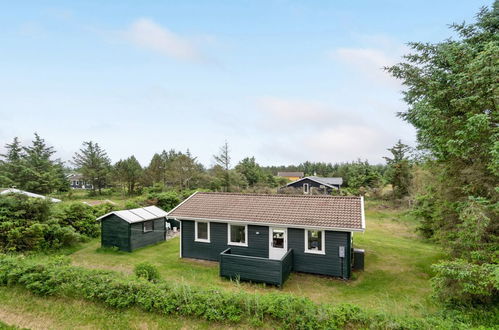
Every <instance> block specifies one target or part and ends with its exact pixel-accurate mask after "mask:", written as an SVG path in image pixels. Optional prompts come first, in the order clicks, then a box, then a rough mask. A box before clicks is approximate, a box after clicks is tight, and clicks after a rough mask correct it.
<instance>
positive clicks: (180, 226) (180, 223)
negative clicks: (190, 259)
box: [175, 219, 183, 259]
mask: <svg viewBox="0 0 499 330" xmlns="http://www.w3.org/2000/svg"><path fill="white" fill-rule="evenodd" d="M175 220H177V219H175ZM177 221H178V222H179V230H180V251H179V253H180V259H182V232H183V230H182V220H180V221H179V220H177Z"/></svg>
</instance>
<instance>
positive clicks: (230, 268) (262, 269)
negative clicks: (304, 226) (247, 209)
mask: <svg viewBox="0 0 499 330" xmlns="http://www.w3.org/2000/svg"><path fill="white" fill-rule="evenodd" d="M292 270H293V250H292V249H291V250H289V251H288V252H287V253H286V254H285V255H284V256H283V257H282V258H281V259H280V260H273V259H269V258H261V257H253V256H245V255H240V254H232V253H231V249H230V248H228V249H226V250H225V251H223V252H222V253H220V276H223V277H228V278H232V279H235V278H239V279H241V280H245V281H252V282H264V283H269V284H273V285H278V286H282V285H283V283H284V282H285V281H286V279H287V278H288V276H289V274H290V273H291V271H292Z"/></svg>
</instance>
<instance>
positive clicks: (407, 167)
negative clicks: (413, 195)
mask: <svg viewBox="0 0 499 330" xmlns="http://www.w3.org/2000/svg"><path fill="white" fill-rule="evenodd" d="M387 150H388V151H390V152H391V153H392V155H393V157H392V158H390V157H383V158H384V159H385V160H386V163H387V164H388V168H389V169H388V173H387V174H388V175H387V176H388V181H389V183H391V185H392V187H393V196H394V197H395V198H402V197H404V196H407V195H408V194H409V186H410V184H411V178H412V176H411V163H410V160H409V158H408V157H407V153H408V152H409V150H410V148H409V146H408V145H406V144H403V143H402V141H401V140H398V142H397V144H395V145H394V146H393V147H392V148H389V149H387Z"/></svg>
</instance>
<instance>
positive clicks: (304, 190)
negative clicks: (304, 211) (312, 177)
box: [303, 183, 310, 194]
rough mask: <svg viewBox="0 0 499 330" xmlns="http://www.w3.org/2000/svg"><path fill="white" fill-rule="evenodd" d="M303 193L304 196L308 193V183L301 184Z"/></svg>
mask: <svg viewBox="0 0 499 330" xmlns="http://www.w3.org/2000/svg"><path fill="white" fill-rule="evenodd" d="M305 188H306V189H305ZM303 193H304V194H309V193H310V183H304V184H303Z"/></svg>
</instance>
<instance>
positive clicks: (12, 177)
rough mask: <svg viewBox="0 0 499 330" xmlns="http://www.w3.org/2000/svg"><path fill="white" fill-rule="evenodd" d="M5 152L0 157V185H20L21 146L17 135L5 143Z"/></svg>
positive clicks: (21, 166)
mask: <svg viewBox="0 0 499 330" xmlns="http://www.w3.org/2000/svg"><path fill="white" fill-rule="evenodd" d="M5 149H6V150H7V152H6V153H5V154H1V155H0V157H2V158H3V159H2V160H0V186H4V187H20V186H21V172H22V168H23V166H24V165H23V156H24V155H23V148H22V146H21V142H20V141H19V138H18V137H15V138H14V140H13V141H12V143H7V144H6V145H5Z"/></svg>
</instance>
